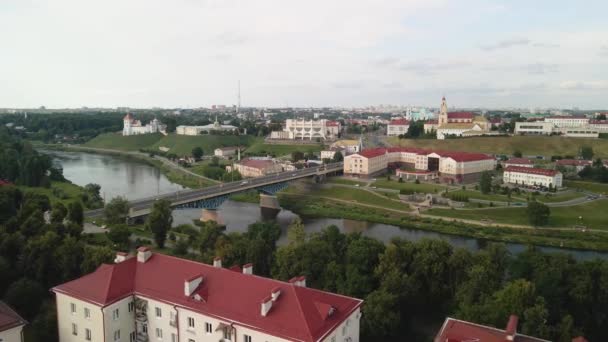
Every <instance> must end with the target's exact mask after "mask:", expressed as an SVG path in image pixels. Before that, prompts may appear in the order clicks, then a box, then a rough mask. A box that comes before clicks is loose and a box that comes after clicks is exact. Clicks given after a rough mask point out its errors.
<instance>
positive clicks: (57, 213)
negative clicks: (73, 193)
mask: <svg viewBox="0 0 608 342" xmlns="http://www.w3.org/2000/svg"><path fill="white" fill-rule="evenodd" d="M67 214H68V210H67V209H66V207H65V206H64V205H63V204H62V203H61V202H57V203H56V204H55V205H54V206H53V211H52V212H51V223H63V219H65V217H66V215H67Z"/></svg>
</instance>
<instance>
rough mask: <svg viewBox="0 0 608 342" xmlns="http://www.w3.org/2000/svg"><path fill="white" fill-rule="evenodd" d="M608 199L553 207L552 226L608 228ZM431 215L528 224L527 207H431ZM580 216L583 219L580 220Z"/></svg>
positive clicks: (550, 224) (429, 212)
mask: <svg viewBox="0 0 608 342" xmlns="http://www.w3.org/2000/svg"><path fill="white" fill-rule="evenodd" d="M604 210H608V200H600V201H594V202H590V203H584V204H579V205H573V206H569V207H552V208H551V216H550V217H549V226H551V227H572V226H576V225H581V223H582V224H583V225H586V226H587V227H589V228H592V229H603V230H606V229H608V215H606V214H605V212H604ZM427 213H428V214H429V215H436V216H443V217H452V218H460V219H467V220H476V221H480V220H491V221H492V222H496V223H510V224H519V225H528V224H529V223H528V217H527V215H526V208H496V209H480V210H455V209H454V210H453V209H430V210H428V211H427ZM579 216H581V217H582V218H583V219H582V220H580V219H579Z"/></svg>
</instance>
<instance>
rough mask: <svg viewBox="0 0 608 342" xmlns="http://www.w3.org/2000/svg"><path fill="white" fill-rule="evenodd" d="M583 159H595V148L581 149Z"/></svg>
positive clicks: (585, 147)
mask: <svg viewBox="0 0 608 342" xmlns="http://www.w3.org/2000/svg"><path fill="white" fill-rule="evenodd" d="M581 158H583V159H585V160H591V159H593V147H591V146H583V147H581Z"/></svg>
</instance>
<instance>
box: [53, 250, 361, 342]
mask: <svg viewBox="0 0 608 342" xmlns="http://www.w3.org/2000/svg"><path fill="white" fill-rule="evenodd" d="M115 261H116V264H113V265H106V264H104V265H102V266H100V267H99V268H98V269H97V270H96V271H95V272H93V273H90V274H88V275H85V276H83V277H81V278H79V279H76V280H73V281H70V282H67V283H65V284H62V285H59V286H57V287H55V288H53V289H52V291H53V292H54V293H55V297H56V303H57V322H58V328H59V329H58V330H59V340H60V341H61V342H81V341H96V342H110V341H125V342H126V341H129V342H135V341H166V342H178V341H179V342H207V341H209V342H211V341H213V342H216V341H235V342H236V341H238V342H241V341H242V342H265V341H268V342H287V341H302V342H313V341H315V342H316V341H323V342H336V341H352V342H358V341H359V319H360V317H361V313H360V307H361V304H362V301H361V300H359V299H355V298H350V297H346V296H342V295H336V294H332V293H328V292H324V291H319V290H315V289H311V288H307V287H306V278H304V277H299V278H293V279H292V280H290V281H289V282H282V281H277V280H273V279H269V278H263V277H260V276H256V275H253V265H252V264H247V265H244V266H243V268H242V269H241V267H239V266H233V267H231V268H223V267H222V264H221V259H219V258H216V260H215V261H214V264H213V266H211V265H206V264H202V263H199V262H195V261H190V260H185V259H179V258H176V257H172V256H167V255H163V254H157V253H152V251H151V250H149V249H148V248H146V247H140V248H139V249H138V251H137V257H128V256H127V255H126V254H124V253H121V254H118V255H117V258H116V260H115Z"/></svg>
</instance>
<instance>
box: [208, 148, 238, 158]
mask: <svg viewBox="0 0 608 342" xmlns="http://www.w3.org/2000/svg"><path fill="white" fill-rule="evenodd" d="M238 149H239V148H238V147H234V146H233V147H218V148H216V149H215V150H214V151H213V155H214V156H216V157H220V158H229V157H232V156H234V155H235V154H236V153H237V150H238Z"/></svg>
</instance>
